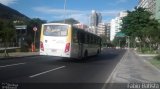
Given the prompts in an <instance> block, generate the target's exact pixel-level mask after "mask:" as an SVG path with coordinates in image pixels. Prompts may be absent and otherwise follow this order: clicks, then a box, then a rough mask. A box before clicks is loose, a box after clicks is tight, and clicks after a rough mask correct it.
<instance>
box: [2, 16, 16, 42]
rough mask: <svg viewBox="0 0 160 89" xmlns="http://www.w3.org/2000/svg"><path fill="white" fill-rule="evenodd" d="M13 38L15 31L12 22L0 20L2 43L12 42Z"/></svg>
mask: <svg viewBox="0 0 160 89" xmlns="http://www.w3.org/2000/svg"><path fill="white" fill-rule="evenodd" d="M14 36H15V30H14V26H13V24H12V22H11V21H7V20H2V19H0V38H1V39H2V42H9V41H12V40H13V38H14Z"/></svg>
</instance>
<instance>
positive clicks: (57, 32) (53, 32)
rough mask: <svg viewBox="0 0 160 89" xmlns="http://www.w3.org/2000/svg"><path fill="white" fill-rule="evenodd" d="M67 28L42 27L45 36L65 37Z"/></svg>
mask: <svg viewBox="0 0 160 89" xmlns="http://www.w3.org/2000/svg"><path fill="white" fill-rule="evenodd" d="M67 29H68V26H66V25H44V31H43V33H44V35H45V36H67Z"/></svg>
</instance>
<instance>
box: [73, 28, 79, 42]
mask: <svg viewBox="0 0 160 89" xmlns="http://www.w3.org/2000/svg"><path fill="white" fill-rule="evenodd" d="M73 42H74V43H78V38H77V29H75V28H73Z"/></svg>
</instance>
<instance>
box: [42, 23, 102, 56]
mask: <svg viewBox="0 0 160 89" xmlns="http://www.w3.org/2000/svg"><path fill="white" fill-rule="evenodd" d="M100 52H101V38H100V37H99V36H97V35H94V34H92V33H89V32H87V31H84V30H83V29H80V28H76V27H74V26H72V25H69V24H62V23H47V24H42V28H41V36H40V55H49V56H59V57H68V58H86V57H87V56H92V55H98V54H99V53H100Z"/></svg>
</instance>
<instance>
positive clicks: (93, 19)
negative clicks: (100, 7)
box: [90, 10, 98, 27]
mask: <svg viewBox="0 0 160 89" xmlns="http://www.w3.org/2000/svg"><path fill="white" fill-rule="evenodd" d="M90 26H95V27H96V26H98V14H97V13H96V11H95V10H92V13H91V15H90Z"/></svg>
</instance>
